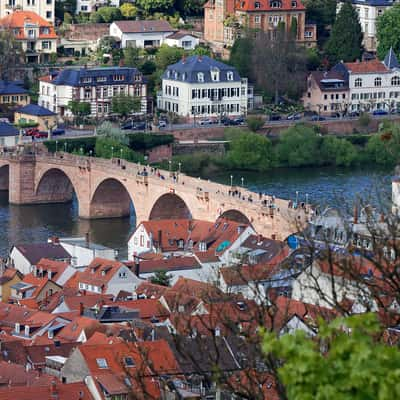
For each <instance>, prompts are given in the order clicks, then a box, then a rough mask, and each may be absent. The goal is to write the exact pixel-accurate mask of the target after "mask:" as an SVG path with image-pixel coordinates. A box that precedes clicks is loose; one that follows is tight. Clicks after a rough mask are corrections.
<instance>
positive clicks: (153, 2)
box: [136, 0, 174, 15]
mask: <svg viewBox="0 0 400 400" xmlns="http://www.w3.org/2000/svg"><path fill="white" fill-rule="evenodd" d="M136 4H137V5H138V6H139V7H140V8H141V9H142V10H143V11H144V13H145V14H146V15H150V14H151V13H154V12H155V11H167V10H169V9H171V8H172V7H173V6H174V0H137V2H136Z"/></svg>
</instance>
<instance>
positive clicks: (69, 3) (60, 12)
mask: <svg viewBox="0 0 400 400" xmlns="http://www.w3.org/2000/svg"><path fill="white" fill-rule="evenodd" d="M75 10H76V0H63V1H56V2H55V16H56V18H58V19H60V20H62V21H63V22H64V23H67V21H66V20H65V14H69V16H71V15H74V14H75Z"/></svg>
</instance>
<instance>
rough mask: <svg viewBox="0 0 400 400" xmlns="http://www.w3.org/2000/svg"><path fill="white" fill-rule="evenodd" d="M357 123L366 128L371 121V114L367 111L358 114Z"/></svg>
mask: <svg viewBox="0 0 400 400" xmlns="http://www.w3.org/2000/svg"><path fill="white" fill-rule="evenodd" d="M358 123H359V124H360V126H362V127H363V128H367V127H368V126H369V124H370V123H371V116H370V115H369V114H368V113H362V114H361V115H360V117H359V118H358Z"/></svg>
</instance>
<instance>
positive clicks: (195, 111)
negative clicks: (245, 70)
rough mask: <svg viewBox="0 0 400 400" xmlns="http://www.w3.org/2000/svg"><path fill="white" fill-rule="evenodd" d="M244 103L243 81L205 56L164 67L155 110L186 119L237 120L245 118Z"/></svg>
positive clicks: (245, 85) (234, 73) (222, 65)
mask: <svg viewBox="0 0 400 400" xmlns="http://www.w3.org/2000/svg"><path fill="white" fill-rule="evenodd" d="M247 99H248V85H247V78H241V77H240V76H239V74H238V72H237V71H236V70H235V68H233V67H231V66H229V65H226V64H223V63H221V62H219V61H216V60H214V59H212V58H210V57H207V56H191V57H188V58H183V59H182V60H181V61H179V62H177V63H176V64H173V65H170V66H168V68H167V69H166V71H165V72H164V74H163V76H162V90H161V92H160V93H159V95H158V96H157V106H158V108H159V109H160V110H164V111H169V112H174V113H175V114H177V115H181V116H184V117H188V118H189V117H190V118H195V117H196V116H200V117H220V116H230V115H232V116H238V115H245V114H246V112H247Z"/></svg>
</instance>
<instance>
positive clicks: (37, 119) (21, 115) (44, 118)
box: [14, 104, 57, 131]
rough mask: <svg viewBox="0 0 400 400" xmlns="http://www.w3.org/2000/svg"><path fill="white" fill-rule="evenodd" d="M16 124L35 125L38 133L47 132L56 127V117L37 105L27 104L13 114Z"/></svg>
mask: <svg viewBox="0 0 400 400" xmlns="http://www.w3.org/2000/svg"><path fill="white" fill-rule="evenodd" d="M14 121H15V123H16V124H19V123H21V124H24V123H36V124H38V129H39V130H40V131H47V130H48V129H50V128H55V127H56V125H57V115H56V114H55V113H53V112H52V111H50V110H48V109H47V108H44V107H41V106H38V105H37V104H28V105H26V106H24V107H22V108H20V109H18V110H17V111H15V113H14Z"/></svg>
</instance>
